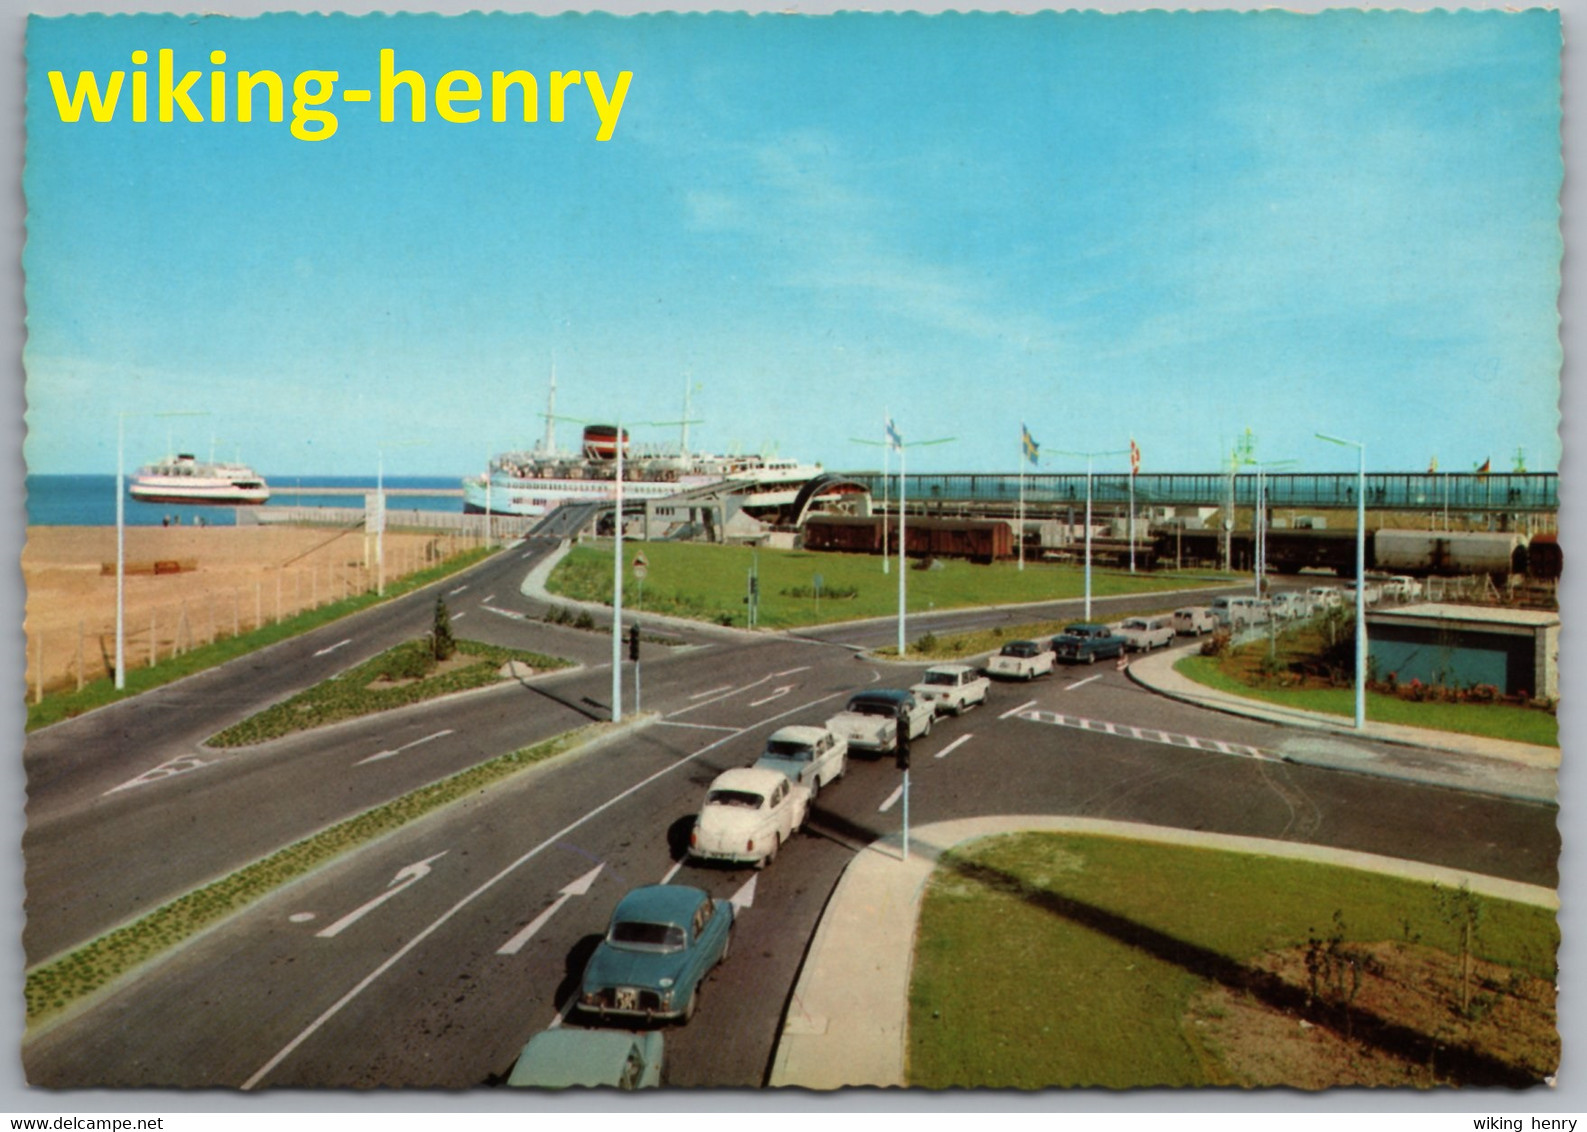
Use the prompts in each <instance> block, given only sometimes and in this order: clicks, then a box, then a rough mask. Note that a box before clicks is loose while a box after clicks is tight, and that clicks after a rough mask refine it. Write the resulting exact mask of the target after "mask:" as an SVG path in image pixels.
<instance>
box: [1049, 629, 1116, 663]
mask: <svg viewBox="0 0 1587 1132" xmlns="http://www.w3.org/2000/svg"><path fill="white" fill-rule="evenodd" d="M1052 650H1053V653H1054V654H1055V655H1056V656H1057V658H1058V659H1059V660H1061V661H1063V662H1064V663H1066V664H1079V663H1081V662H1082V661H1083V662H1085V663H1086V664H1095V663H1096V662H1097V661H1098V660H1109V659H1112V658H1114V657H1120V656H1123V655H1124V638H1123V637H1121V636H1119V635H1118V634H1116V633H1114V632H1113V630H1112V629H1109V628H1108V627H1107V626H1106V625H1093V624H1090V623H1089V622H1083V621H1082V622H1078V623H1076V624H1074V625H1066V626H1065V627H1064V631H1063V632H1062V633H1060V634H1059V635H1058V636H1056V637H1054V638H1053V639H1052Z"/></svg>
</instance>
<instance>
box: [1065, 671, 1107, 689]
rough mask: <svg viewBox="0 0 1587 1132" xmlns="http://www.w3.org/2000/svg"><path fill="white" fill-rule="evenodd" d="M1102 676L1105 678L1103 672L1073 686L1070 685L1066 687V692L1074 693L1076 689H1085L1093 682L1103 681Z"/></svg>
mask: <svg viewBox="0 0 1587 1132" xmlns="http://www.w3.org/2000/svg"><path fill="white" fill-rule="evenodd" d="M1102 676H1103V674H1102V673H1101V672H1098V673H1097V674H1096V675H1095V676H1087V677H1086V678H1085V679H1084V680H1076V681H1075V682H1074V683H1073V684H1070V685H1069V686H1068V687H1066V688H1065V689H1064V691H1066V692H1072V691H1074V690H1075V689H1076V688H1084V687H1085V686H1086V685H1087V684H1089V683H1091V682H1092V681H1093V680H1100V679H1102Z"/></svg>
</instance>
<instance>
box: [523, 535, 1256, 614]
mask: <svg viewBox="0 0 1587 1132" xmlns="http://www.w3.org/2000/svg"><path fill="white" fill-rule="evenodd" d="M638 553H643V554H644V556H645V559H646V561H647V562H648V564H649V569H648V571H647V576H646V578H645V584H644V592H643V597H642V599H641V595H640V589H639V582H638V580H637V579H636V578H635V577H634V576H633V571H632V562H633V556H634V555H635V554H638ZM623 556H624V557H625V558H627V559H628V566H627V567H625V569H626V570H627V573H625V575H624V581H623V603H624V606H625V608H628V609H638V610H639V613H640V615H642V614H643V612H645V611H650V612H655V613H666V614H672V615H675V616H681V617H693V618H696V619H698V620H705V621H715V622H717V623H719V624H726V625H743V624H744V623H745V614H746V604H745V601H744V598H745V596H746V595H747V593H748V585H749V582H748V580H749V572H750V569H751V564H752V563H755V564H756V565H757V568H758V569H759V572H760V616H759V623H760V625H762V626H764V627H765V628H768V629H786V628H793V627H796V626H802V625H818V624H823V623H825V622H829V621H852V620H856V619H859V618H865V617H885V616H887V615H889V614H893V613H896V612H897V611H898V574H897V569H898V563H897V562H896V561H895V562H893V563H892V570H893V572H892V573H889V574H884V573H882V561H881V559H880V558H878V557H876V556H874V555H867V554H826V553H821V554H818V553H815V552H812V551H803V550H759V551H756V550H752V549H751V548H749V547H743V546H712V545H702V544H699V543H671V542H642V543H627V544H625V545H624V548H623ZM817 576H819V577H820V578H821V595H820V597H819V598H817V596H816V592H815V579H816V578H817ZM1226 580H1227V579H1225V578H1224V577H1221V576H1215V575H1208V574H1207V573H1205V572H1199V571H1198V572H1191V571H1184V572H1179V571H1172V570H1170V571H1162V570H1159V571H1156V572H1155V573H1139V574H1130V573H1129V572H1127V571H1112V570H1097V569H1095V568H1093V569H1092V577H1091V592H1092V595H1093V596H1095V597H1108V596H1111V595H1115V594H1135V593H1153V592H1157V591H1160V590H1172V589H1182V588H1185V587H1189V586H1198V585H1206V584H1208V583H1209V582H1210V583H1212V584H1217V583H1218V582H1222V581H1226ZM546 588H547V589H548V590H549V591H550V592H551V593H553V594H561V595H563V596H565V597H568V598H572V599H574V600H578V601H593V602H601V603H606V604H609V603H610V602H611V600H612V550H611V544H610V543H609V542H607V543H600V544H594V545H589V544H586V545H584V546H577V547H574V548H573V550H572V552H571V553H569V554H568V556H567V557H566V558H565V559H563V560H562V562H560V563H559V564H558V565H557V568H556V569H555V570H554V571H552V573H551V577H550V579H549V580H548V582H547V584H546ZM1084 593H1085V579H1084V572H1083V571H1082V570H1081V569H1080V568H1079V567H1075V566H1057V565H1050V564H1045V563H1026V565H1025V569H1024V570H1023V571H1022V570H1020V569H1018V567H1017V566H1016V565H1015V564H1014V563H1011V562H1010V563H1003V562H999V563H995V564H993V565H990V566H980V565H976V564H974V563H971V562H966V561H962V560H958V559H938V560H937V563H936V565H935V566H934V567H933V568H932V569H930V570H916V569H913V568H911V569H910V571H909V578H908V598H909V609H910V610H911V611H912V612H917V613H920V612H927V611H930V610H933V609H958V608H963V607H966V606H976V605H995V604H1006V603H1016V602H1031V601H1053V600H1059V599H1064V598H1076V597H1081V596H1083V595H1084Z"/></svg>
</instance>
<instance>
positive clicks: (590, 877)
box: [496, 863, 606, 955]
mask: <svg viewBox="0 0 1587 1132" xmlns="http://www.w3.org/2000/svg"><path fill="white" fill-rule="evenodd" d="M605 867H606V865H605V864H604V863H602V864H599V865H596V866H595V867H594V868H593V869H591V870H590V871H589V872H587V873H585V874H584V875H583V876H581V877H579V878H578V879H577V880H575V881H573V882H572V883H571V884H569V885H568V886H567V887H566V888H564V889H563V890H562V892H561V894H560V895H559V896H558V897H557V898H556V899H555V900H553V901H552V902H551V907H549V908H547V909H546V910H545V911H544V912H541V913H540V914H539V915H538V916H536V917H535V918H534V919H533V920H531V921H529V923H528V925H527V926H526V927H525V928H524V929H523V931H521V932H519V933H518V934H517V935H515V936H513V937H512V938H511V939H509V940H508V941H507V942H506V943H504V944H502V945H501V947H499V948H498V949H497V950H496V954H497V955H517V954H518V952H519V951H520V950H522V949H523V945H524V944H526V943H528V942H529V940H530V939H531V938H533V937H534V934H535V932H537V931H539V930H540V929H541V928H543V927H545V925H546V921H547V920H549V919H551V917H552V916H555V915H556V914H557V912H558V910H559V909H560V908H561V907H562V905H564V904H566V903H567V902H568V900H569V898H570V897H574V896H583V895H584V894H585V893H587V892H589V890H590V885H592V884H594V883H595V878H596V877H598V876H600V875H601V870H602V869H604V868H605Z"/></svg>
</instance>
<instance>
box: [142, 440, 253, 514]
mask: <svg viewBox="0 0 1587 1132" xmlns="http://www.w3.org/2000/svg"><path fill="white" fill-rule="evenodd" d="M127 491H128V494H130V495H131V496H132V498H134V499H136V500H138V501H139V502H140V503H213V504H220V505H224V506H231V507H235V506H241V505H252V504H255V503H264V502H265V501H266V500H268V499H269V498H270V486H269V484H267V483H265V480H264V477H263V476H261V475H260V474H259V473H258V472H255V471H254V470H253V469H252V468H250V467H248V465H246V464H217V463H212V462H208V461H203V460H199V459H197V458H195V457H194V456H193V455H192V454H191V453H189V452H182V453H178V454H177V455H175V456H167V457H166V458H165V459H163V460H158V461H156V462H155V463H152V464H145V465H144V466H143V467H141V468H139V469H138V473H137V475H135V476H133V477H132V483H131V484H130V485H129V487H128V489H127Z"/></svg>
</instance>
